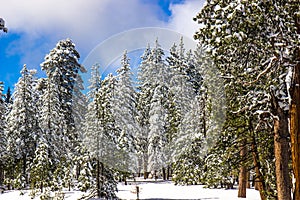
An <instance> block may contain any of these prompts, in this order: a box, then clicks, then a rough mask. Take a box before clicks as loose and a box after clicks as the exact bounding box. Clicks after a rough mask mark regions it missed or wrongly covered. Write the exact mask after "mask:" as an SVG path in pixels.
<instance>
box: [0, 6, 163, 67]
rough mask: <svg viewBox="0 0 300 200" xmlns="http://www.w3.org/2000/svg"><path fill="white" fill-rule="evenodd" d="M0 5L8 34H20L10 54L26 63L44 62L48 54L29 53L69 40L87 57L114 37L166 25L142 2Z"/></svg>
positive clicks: (155, 11) (157, 10) (154, 11)
mask: <svg viewBox="0 0 300 200" xmlns="http://www.w3.org/2000/svg"><path fill="white" fill-rule="evenodd" d="M0 5H1V6H0V14H1V17H3V18H4V19H5V21H6V25H7V27H8V28H9V33H8V34H12V33H19V34H21V37H20V38H19V39H17V41H15V42H14V44H13V45H10V47H9V49H8V52H10V53H13V52H14V51H15V53H17V54H19V55H20V54H21V56H22V57H23V58H24V59H23V60H22V61H23V62H28V61H29V60H28V58H29V57H32V56H33V57H37V56H41V59H43V57H44V54H45V52H44V53H42V52H40V53H37V52H36V51H35V52H34V51H33V52H34V53H35V54H33V53H31V51H30V50H34V49H37V48H39V49H41V50H38V51H44V50H45V49H48V51H49V50H50V49H51V48H53V47H54V45H55V43H56V42H57V41H58V40H60V39H64V38H67V37H69V38H71V39H72V40H73V41H74V42H75V44H76V45H77V47H78V49H79V51H80V53H81V54H83V55H85V54H87V53H88V52H89V51H90V50H91V49H92V48H93V47H94V46H96V45H97V44H98V43H100V42H102V41H103V40H104V39H106V38H108V37H109V36H111V35H113V34H117V33H119V32H122V31H125V30H128V29H131V28H137V27H143V26H164V22H162V21H161V20H160V19H159V17H158V16H157V13H162V11H161V10H160V8H159V7H158V6H157V5H154V4H151V3H147V4H145V3H142V2H141V1H140V0H126V1H123V0H88V1H87V0H67V1H61V0H26V1H21V0H10V1H7V0H0ZM46 53H47V52H46Z"/></svg>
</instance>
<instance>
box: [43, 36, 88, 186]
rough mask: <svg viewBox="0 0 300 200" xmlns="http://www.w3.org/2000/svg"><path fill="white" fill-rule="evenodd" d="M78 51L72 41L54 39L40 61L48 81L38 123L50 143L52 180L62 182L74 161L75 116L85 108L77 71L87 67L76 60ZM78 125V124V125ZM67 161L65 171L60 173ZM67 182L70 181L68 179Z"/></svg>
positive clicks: (78, 115)
mask: <svg viewBox="0 0 300 200" xmlns="http://www.w3.org/2000/svg"><path fill="white" fill-rule="evenodd" d="M79 58H80V55H79V53H78V52H77V50H76V49H75V44H74V43H73V42H72V41H71V40H70V39H66V40H61V41H59V42H58V43H57V45H56V47H55V48H53V49H52V50H51V51H50V53H49V54H48V55H46V56H45V61H44V62H43V63H42V64H41V67H42V69H43V70H44V71H45V72H46V75H47V83H46V86H45V89H44V90H45V91H44V92H43V93H44V94H43V96H42V98H41V102H42V103H41V104H42V105H43V108H42V110H41V122H40V123H41V126H42V130H43V132H44V134H45V135H47V136H45V138H46V140H47V142H48V145H49V146H51V151H52V152H51V153H50V157H51V158H52V159H53V160H52V162H53V169H52V170H53V171H56V172H57V173H55V174H56V175H57V176H60V177H55V179H56V180H60V181H62V182H61V183H55V184H58V185H65V184H67V183H64V181H63V180H66V178H65V177H61V176H64V175H66V176H68V177H69V176H71V174H70V173H69V172H70V171H71V169H72V168H73V167H74V166H72V165H73V164H74V163H73V162H72V159H73V154H72V152H75V149H76V145H78V144H79V143H78V139H79V138H78V135H79V133H78V131H79V129H78V130H77V129H76V124H75V120H77V122H78V123H79V121H81V120H82V118H83V116H82V115H83V114H84V113H82V112H83V111H84V109H83V108H82V106H84V104H83V102H84V101H85V100H84V96H83V95H82V93H81V90H82V89H83V86H82V80H81V77H80V75H79V73H80V72H85V71H86V70H85V69H84V67H83V66H82V65H80V64H79V63H78V59H79ZM77 128H80V127H77ZM65 165H68V169H66V170H67V171H66V172H65V173H60V172H61V171H63V170H64V169H65V167H64V166H65ZM68 184H70V183H68Z"/></svg>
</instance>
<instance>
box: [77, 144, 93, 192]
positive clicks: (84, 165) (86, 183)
mask: <svg viewBox="0 0 300 200" xmlns="http://www.w3.org/2000/svg"><path fill="white" fill-rule="evenodd" d="M78 152H79V154H78V155H77V156H76V157H75V162H76V166H77V171H79V172H78V178H77V179H78V184H77V188H78V189H79V190H80V191H83V192H87V191H88V190H90V189H93V188H94V185H95V184H96V181H95V176H94V175H93V160H92V158H91V156H90V153H89V152H88V151H87V149H86V147H84V146H79V147H78Z"/></svg>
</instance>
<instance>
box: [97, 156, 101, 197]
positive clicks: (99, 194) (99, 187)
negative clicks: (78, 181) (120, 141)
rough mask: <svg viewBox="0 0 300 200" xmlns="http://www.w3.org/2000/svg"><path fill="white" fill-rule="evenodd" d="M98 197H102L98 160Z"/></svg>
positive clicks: (98, 163)
mask: <svg viewBox="0 0 300 200" xmlns="http://www.w3.org/2000/svg"><path fill="white" fill-rule="evenodd" d="M97 196H98V198H100V197H101V185H100V161H99V159H97Z"/></svg>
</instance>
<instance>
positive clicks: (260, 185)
mask: <svg viewBox="0 0 300 200" xmlns="http://www.w3.org/2000/svg"><path fill="white" fill-rule="evenodd" d="M252 157H253V164H254V167H255V179H254V182H255V183H254V186H255V189H256V190H258V191H259V194H260V199H261V200H266V199H267V198H266V196H265V191H266V184H265V180H264V177H263V176H262V174H261V172H260V170H261V165H260V161H259V155H258V150H257V145H256V139H255V136H253V137H252Z"/></svg>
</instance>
